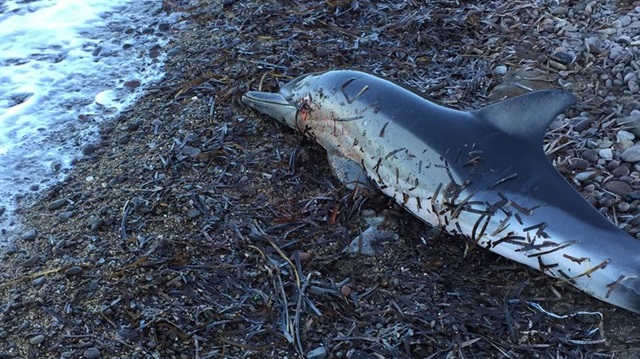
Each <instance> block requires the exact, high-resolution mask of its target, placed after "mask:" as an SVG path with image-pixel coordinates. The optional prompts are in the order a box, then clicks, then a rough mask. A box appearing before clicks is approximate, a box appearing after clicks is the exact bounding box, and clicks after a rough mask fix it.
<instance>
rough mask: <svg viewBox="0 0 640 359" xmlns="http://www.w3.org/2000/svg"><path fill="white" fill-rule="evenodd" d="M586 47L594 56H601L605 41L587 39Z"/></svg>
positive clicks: (595, 38) (592, 37)
mask: <svg viewBox="0 0 640 359" xmlns="http://www.w3.org/2000/svg"><path fill="white" fill-rule="evenodd" d="M584 45H585V46H586V47H587V50H588V51H589V52H590V53H592V54H599V53H601V52H602V50H604V43H603V41H602V40H600V39H599V38H597V37H595V36H591V37H587V38H586V39H584Z"/></svg>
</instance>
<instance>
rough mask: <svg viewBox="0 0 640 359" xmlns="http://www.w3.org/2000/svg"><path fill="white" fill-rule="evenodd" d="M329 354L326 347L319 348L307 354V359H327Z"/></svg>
mask: <svg viewBox="0 0 640 359" xmlns="http://www.w3.org/2000/svg"><path fill="white" fill-rule="evenodd" d="M328 354H329V353H327V349H326V348H325V347H317V348H315V349H312V350H310V351H309V352H308V353H307V359H325V358H326V357H327V355H328Z"/></svg>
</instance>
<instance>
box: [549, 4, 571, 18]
mask: <svg viewBox="0 0 640 359" xmlns="http://www.w3.org/2000/svg"><path fill="white" fill-rule="evenodd" d="M567 11H569V10H568V9H567V7H566V6H556V7H554V8H553V9H551V14H552V15H556V16H557V15H564V14H566V13H567Z"/></svg>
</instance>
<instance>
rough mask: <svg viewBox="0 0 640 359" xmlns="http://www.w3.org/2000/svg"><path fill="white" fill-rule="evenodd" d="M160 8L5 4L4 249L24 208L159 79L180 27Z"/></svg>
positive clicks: (53, 1)
mask: <svg viewBox="0 0 640 359" xmlns="http://www.w3.org/2000/svg"><path fill="white" fill-rule="evenodd" d="M160 6H161V2H160V1H145V2H141V1H137V0H35V1H25V0H8V1H4V2H2V1H0V245H1V244H2V242H3V241H6V239H7V238H8V236H9V233H11V232H12V229H15V228H17V225H18V224H17V223H16V218H15V216H14V211H15V209H16V207H17V205H18V203H19V202H20V199H21V198H23V197H25V196H28V195H30V194H33V193H35V192H36V191H39V190H42V189H44V188H47V187H49V186H51V185H53V184H55V183H56V182H58V181H60V180H61V179H62V178H64V175H65V173H67V172H68V171H69V169H70V167H71V161H72V159H73V158H75V157H78V156H79V154H80V149H81V147H82V146H83V145H84V144H86V143H88V142H90V141H91V140H92V139H94V138H96V135H97V125H98V123H99V122H101V121H103V120H104V119H105V118H109V117H112V116H114V115H116V114H117V113H118V111H120V110H122V109H124V108H126V107H127V106H128V105H130V104H132V103H133V101H135V100H136V99H137V98H138V97H139V96H140V94H141V92H142V91H141V88H144V87H145V86H146V85H148V84H150V83H152V82H154V81H157V80H158V79H159V78H161V76H162V74H163V73H162V68H163V63H162V60H163V58H162V55H159V54H160V53H163V52H164V51H158V49H159V47H160V46H163V45H165V44H166V43H167V41H168V36H167V35H168V34H166V32H168V31H170V27H169V26H168V24H170V23H172V22H173V21H174V20H175V19H171V18H169V17H167V16H166V15H165V14H164V13H163V12H161V10H160ZM174 16H176V15H174ZM160 24H163V25H160ZM138 84H139V85H140V86H137V85H138Z"/></svg>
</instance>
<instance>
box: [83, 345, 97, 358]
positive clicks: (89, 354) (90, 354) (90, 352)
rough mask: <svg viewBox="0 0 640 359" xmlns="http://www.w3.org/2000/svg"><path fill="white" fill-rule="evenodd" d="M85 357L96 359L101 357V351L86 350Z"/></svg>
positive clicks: (94, 349) (93, 348)
mask: <svg viewBox="0 0 640 359" xmlns="http://www.w3.org/2000/svg"><path fill="white" fill-rule="evenodd" d="M83 355H84V357H85V358H87V359H95V358H98V357H100V350H98V348H95V347H92V348H89V349H87V350H85V351H84V353H83Z"/></svg>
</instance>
